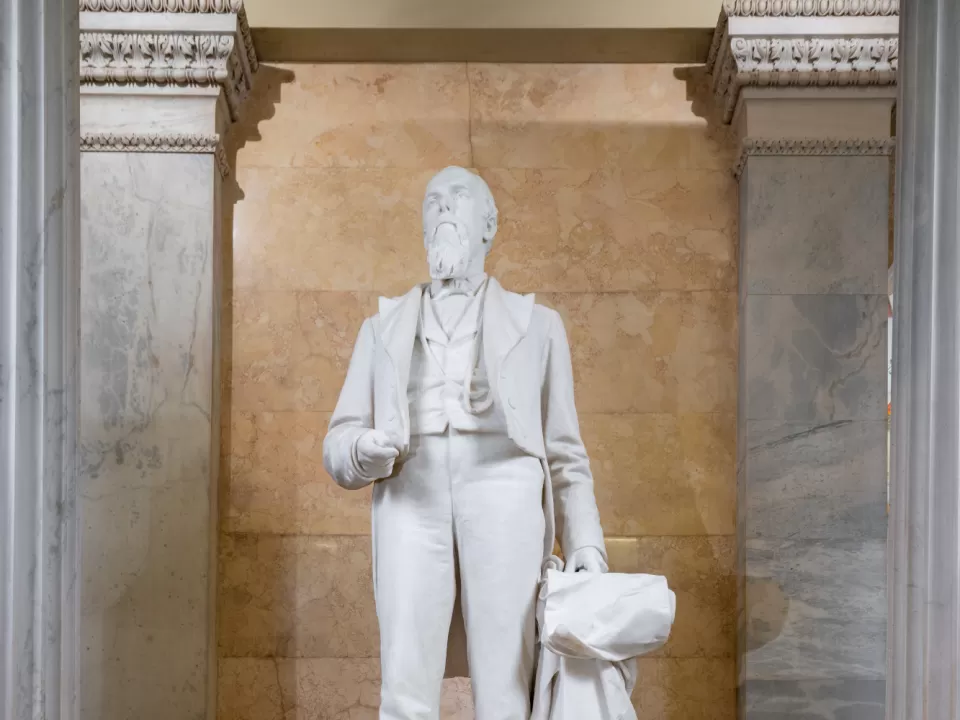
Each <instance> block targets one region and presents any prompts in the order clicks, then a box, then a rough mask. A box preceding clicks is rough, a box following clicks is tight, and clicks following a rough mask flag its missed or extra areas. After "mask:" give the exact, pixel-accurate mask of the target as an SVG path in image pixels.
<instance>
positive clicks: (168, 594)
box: [80, 152, 220, 720]
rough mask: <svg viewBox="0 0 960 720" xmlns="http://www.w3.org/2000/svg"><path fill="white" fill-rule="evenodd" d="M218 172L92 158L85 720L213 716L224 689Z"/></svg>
mask: <svg viewBox="0 0 960 720" xmlns="http://www.w3.org/2000/svg"><path fill="white" fill-rule="evenodd" d="M214 163H215V159H214V156H213V155H212V154H206V155H202V154H150V153H95V152H88V153H84V155H83V159H82V183H83V187H84V192H83V198H82V214H81V223H82V224H81V232H82V236H83V289H82V304H81V313H82V315H81V324H82V328H83V343H82V368H83V371H82V381H81V391H80V395H81V400H80V407H81V433H80V436H81V482H82V487H81V493H80V494H81V504H80V511H81V522H82V543H83V556H82V563H83V568H84V572H83V588H82V627H83V631H82V642H83V657H82V668H83V683H82V686H83V687H82V693H81V709H82V712H81V718H83V720H128V719H129V720H151V719H153V718H156V719H157V720H171V719H176V720H194V719H197V720H199V719H200V718H204V717H206V715H207V711H208V705H209V697H208V695H209V693H210V692H211V688H212V687H213V684H214V683H215V678H214V677H212V673H213V670H212V668H211V666H210V662H209V661H210V657H211V653H212V627H211V624H212V617H213V604H212V597H211V593H210V587H211V583H212V576H211V562H210V558H211V553H212V550H213V548H212V547H211V543H212V542H213V535H212V530H213V528H215V527H216V508H215V503H214V501H213V496H212V495H211V489H212V488H213V487H214V486H215V480H214V477H215V471H216V467H215V458H216V452H215V442H216V437H215V436H214V432H215V431H214V426H215V425H217V421H216V418H217V417H218V413H217V410H216V405H215V402H216V398H215V396H214V389H215V388H216V387H217V384H218V380H217V376H216V367H217V363H216V362H215V358H216V357H217V347H216V328H217V326H218V321H217V315H218V309H217V304H218V296H217V294H216V292H215V290H214V289H215V287H216V284H215V280H216V275H217V274H218V273H219V269H218V268H219V262H220V260H219V256H218V246H219V240H218V236H217V233H218V227H219V226H218V222H217V218H218V214H219V213H218V211H217V209H216V204H215V200H216V194H217V192H218V187H217V186H218V185H219V176H218V174H217V170H216V167H215V164H214Z"/></svg>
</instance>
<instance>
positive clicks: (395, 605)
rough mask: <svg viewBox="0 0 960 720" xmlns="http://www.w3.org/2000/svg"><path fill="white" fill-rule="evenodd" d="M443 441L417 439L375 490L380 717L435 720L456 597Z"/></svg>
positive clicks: (375, 591)
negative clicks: (396, 469)
mask: <svg viewBox="0 0 960 720" xmlns="http://www.w3.org/2000/svg"><path fill="white" fill-rule="evenodd" d="M448 450H449V448H448V447H447V439H446V438H444V437H442V436H426V437H423V438H417V439H416V440H415V442H414V447H413V448H412V449H411V455H410V457H409V458H408V459H407V460H406V462H405V463H404V466H403V468H402V469H401V471H400V473H399V474H398V475H397V476H396V477H393V478H390V479H388V480H385V481H383V482H381V483H378V485H377V486H376V488H375V491H374V510H373V533H374V594H375V596H376V603H377V617H378V619H379V623H380V663H381V674H382V685H381V702H380V718H381V720H437V718H438V717H439V707H440V692H441V685H442V682H443V672H444V666H445V661H446V648H447V633H448V630H449V626H450V616H451V613H452V611H453V604H454V597H455V593H456V585H455V582H456V581H455V576H454V538H453V521H452V511H451V499H450V480H449V474H448V472H447V467H446V460H447V457H448V454H447V453H448Z"/></svg>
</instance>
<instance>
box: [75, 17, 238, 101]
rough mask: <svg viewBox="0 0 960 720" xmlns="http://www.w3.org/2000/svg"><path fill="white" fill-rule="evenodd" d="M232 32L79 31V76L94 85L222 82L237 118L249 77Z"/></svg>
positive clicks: (205, 84)
mask: <svg viewBox="0 0 960 720" xmlns="http://www.w3.org/2000/svg"><path fill="white" fill-rule="evenodd" d="M235 47H236V38H235V37H234V36H233V35H225V34H209V33H82V34H81V36H80V76H81V78H82V80H83V82H85V83H94V84H118V85H124V84H139V85H143V84H156V85H168V84H169V85H187V86H189V85H199V86H209V85H221V86H223V88H224V93H225V96H226V101H227V106H228V107H229V109H230V114H231V117H233V118H234V119H236V118H237V116H238V113H239V107H240V104H241V103H242V102H243V100H244V99H245V98H246V96H247V94H248V92H249V90H250V84H251V78H250V77H249V75H248V73H246V72H245V68H244V65H243V62H242V61H241V59H240V57H239V55H238V54H237V53H236V52H235Z"/></svg>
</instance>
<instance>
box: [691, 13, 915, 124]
mask: <svg viewBox="0 0 960 720" xmlns="http://www.w3.org/2000/svg"><path fill="white" fill-rule="evenodd" d="M899 10H900V3H899V0H726V2H725V3H724V7H723V11H722V13H721V16H720V22H719V24H718V25H717V29H716V32H715V33H714V37H713V43H712V45H711V48H710V53H709V55H708V58H707V69H708V71H709V73H710V74H711V76H712V78H713V89H714V92H715V94H716V96H717V98H718V100H719V102H720V103H721V104H722V106H723V110H724V113H723V117H724V120H725V122H730V120H731V119H732V117H733V114H734V111H735V109H736V106H737V101H738V100H739V98H740V91H741V89H742V88H744V87H751V86H752V87H769V86H777V87H782V86H800V87H804V86H806V87H824V86H869V85H894V84H895V83H896V79H897V50H898V42H897V35H898V24H899V17H898V14H899Z"/></svg>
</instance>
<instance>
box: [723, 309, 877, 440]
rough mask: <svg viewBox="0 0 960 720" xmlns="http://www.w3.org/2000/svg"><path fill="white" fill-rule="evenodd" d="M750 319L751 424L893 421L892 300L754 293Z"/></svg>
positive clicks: (746, 313) (746, 315) (746, 317)
mask: <svg viewBox="0 0 960 720" xmlns="http://www.w3.org/2000/svg"><path fill="white" fill-rule="evenodd" d="M742 322H743V325H744V328H743V332H744V337H743V354H744V358H743V364H744V373H745V378H744V380H745V383H746V388H745V389H746V406H745V408H744V410H745V412H746V417H747V418H748V419H750V420H775V419H780V420H785V421H788V422H809V423H813V424H816V423H823V422H832V421H837V420H883V419H884V418H885V417H886V373H887V297H886V295H748V296H747V298H746V301H745V303H744V308H743V320H742Z"/></svg>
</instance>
